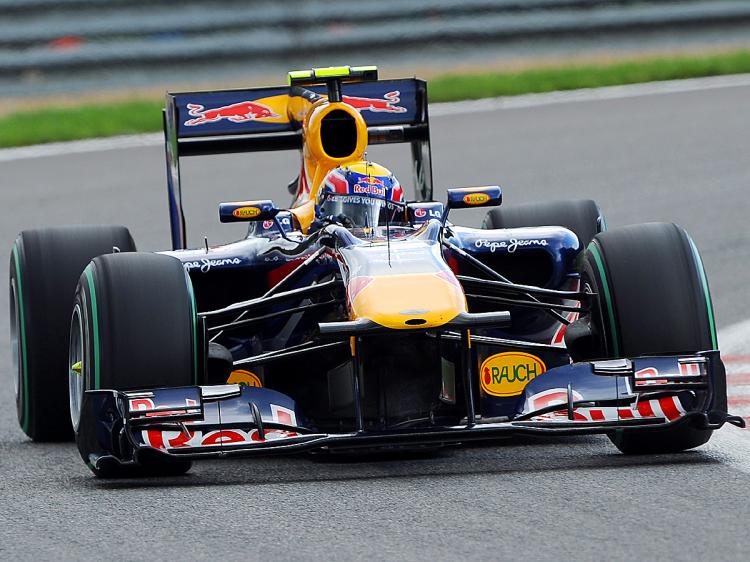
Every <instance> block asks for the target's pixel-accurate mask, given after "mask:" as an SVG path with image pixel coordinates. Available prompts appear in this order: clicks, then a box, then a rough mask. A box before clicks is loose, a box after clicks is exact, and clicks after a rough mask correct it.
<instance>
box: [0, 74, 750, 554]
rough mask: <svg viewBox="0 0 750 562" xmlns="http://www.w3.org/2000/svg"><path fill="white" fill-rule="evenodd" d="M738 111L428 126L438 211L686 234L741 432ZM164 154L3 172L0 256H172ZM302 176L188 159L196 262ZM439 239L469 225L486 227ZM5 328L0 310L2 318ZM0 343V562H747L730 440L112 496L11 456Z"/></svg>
mask: <svg viewBox="0 0 750 562" xmlns="http://www.w3.org/2000/svg"><path fill="white" fill-rule="evenodd" d="M748 99H750V77H748V76H741V77H727V78H715V79H701V80H690V81H680V82H670V83H663V84H651V85H640V86H625V87H618V88H606V89H602V90H591V91H582V92H571V93H565V94H544V95H536V96H524V97H521V98H513V99H506V100H490V101H479V102H468V103H466V104H450V105H444V106H437V105H436V106H433V107H432V108H431V116H432V120H431V135H432V145H433V170H434V177H435V185H436V193H435V197H436V198H437V199H444V197H445V189H446V188H448V187H458V186H469V185H486V184H490V183H498V184H500V185H501V186H503V189H504V204H505V205H513V204H515V203H525V202H529V201H541V200H544V199H565V198H592V199H595V200H596V201H597V202H598V203H599V205H600V206H601V208H602V209H603V211H604V212H605V214H606V215H607V219H608V223H609V226H610V228H617V227H618V226H622V225H626V224H632V223H637V222H649V221H673V222H676V223H678V224H680V225H681V226H683V227H685V228H686V229H687V231H688V232H689V233H690V234H691V236H692V237H693V239H694V240H695V243H696V245H697V247H698V248H699V250H700V251H701V254H702V256H703V260H704V264H705V267H706V272H707V276H708V279H709V284H710V286H711V292H712V296H713V301H714V308H715V312H716V319H717V325H718V328H719V347H720V349H721V351H722V356H723V358H724V361H725V364H726V367H727V378H728V383H729V409H730V411H731V412H732V413H736V414H739V415H742V416H745V417H746V419H748V418H750V320H748V319H749V318H750V290H748V278H749V277H750V266H749V265H748V264H750V227H749V226H748V221H747V217H748V216H750V192H749V190H750V160H749V159H748V157H747V155H748V154H750V135H748V133H747V132H748V130H750V112H749V111H748V109H747V107H748V106H747V100H748ZM159 143H160V137H159V135H144V136H139V137H136V138H133V137H127V138H119V139H106V140H100V141H99V140H97V141H82V142H80V143H69V144H65V145H54V146H46V147H29V148H19V149H8V150H2V151H0V240H2V241H4V242H3V243H4V244H5V248H6V251H7V252H10V248H11V245H12V243H13V240H14V238H15V236H16V234H17V233H18V232H19V231H20V230H22V229H24V228H34V227H41V226H45V225H60V224H82V223H93V224H108V223H115V224H124V225H126V226H128V227H129V228H130V229H131V232H132V233H133V237H134V238H135V241H136V243H137V244H138V247H139V249H141V250H146V251H150V250H162V249H167V247H168V244H169V229H168V221H167V199H166V190H165V170H164V155H163V151H162V148H161V147H160V145H159ZM368 156H369V157H370V158H371V159H373V160H376V161H378V162H381V163H383V164H385V165H387V166H389V167H390V168H392V169H393V170H394V171H395V172H396V174H397V176H399V178H400V179H401V182H402V183H403V184H404V185H405V186H409V185H410V177H411V176H410V165H409V158H408V149H407V148H406V147H386V148H382V147H375V148H373V149H372V150H371V151H370V153H369V154H368ZM297 158H298V155H297V154H296V153H291V152H290V153H258V154H253V155H231V156H215V157H202V158H195V159H186V160H185V161H184V162H183V166H182V172H183V176H184V184H183V195H184V199H185V201H186V205H187V208H186V211H187V222H188V235H189V242H190V243H191V244H192V245H196V246H197V245H201V244H202V243H203V236H204V235H206V236H207V237H208V239H209V242H210V243H211V244H215V243H220V242H223V241H228V240H231V239H233V238H234V239H236V238H239V237H241V236H242V232H243V228H242V226H241V225H239V226H238V225H221V224H219V223H218V217H217V204H218V203H219V202H220V201H229V200H239V199H255V198H267V197H273V198H274V200H275V201H276V203H277V204H279V205H284V204H286V203H287V202H288V201H289V195H288V193H287V192H286V187H285V186H286V184H287V183H288V182H289V181H290V180H291V179H292V178H293V177H294V175H295V174H296V170H297V167H298V160H297ZM452 218H453V220H454V221H455V222H457V223H463V224H467V225H474V226H477V225H479V223H480V222H481V219H482V212H477V211H456V212H455V214H454V215H452ZM50 275H54V272H50ZM7 307H8V302H7V299H6V298H3V299H0V317H7V314H8V308H7ZM60 337H64V338H66V337H67V334H61V335H60ZM8 340H9V334H8V322H7V320H2V321H0V377H1V379H0V380H2V385H0V473H1V474H2V478H0V501H1V502H2V506H3V509H2V510H0V559H2V560H34V561H35V562H38V561H42V560H101V559H103V558H105V557H106V558H108V559H112V560H143V559H148V558H153V557H158V558H160V559H167V560H173V559H174V560H177V559H179V560H202V559H207V558H212V559H216V560H218V559H226V560H239V559H243V560H261V559H263V560H293V559H294V560H300V559H302V560H321V561H329V560H353V559H384V560H385V559H387V560H449V559H450V560H453V559H461V560H464V559H465V560H489V559H495V560H504V559H510V558H514V559H527V560H553V559H554V560H568V559H571V560H572V559H575V560H602V559H607V560H626V559H627V560H632V559H634V558H636V559H646V560H698V559H706V560H747V559H748V553H750V534H748V533H747V530H746V523H745V521H746V520H747V519H748V518H749V517H750V502H748V494H749V493H750V431H748V430H739V429H736V428H733V427H725V428H723V429H722V430H720V431H718V432H716V434H715V435H714V436H713V438H712V439H711V441H710V442H709V443H708V444H707V445H705V446H703V447H700V448H698V449H696V450H695V451H690V452H686V453H682V454H676V455H656V456H625V455H621V454H619V453H618V452H617V450H616V449H615V448H614V446H612V445H611V444H610V443H609V441H608V440H607V439H606V438H605V437H576V438H570V439H563V438H556V439H528V440H513V441H509V442H503V443H501V444H498V445H492V446H481V447H466V448H450V449H446V450H444V451H441V452H438V453H435V454H431V455H429V456H403V455H402V456H397V457H394V456H382V457H376V458H369V457H368V458H364V459H343V460H341V459H339V460H320V459H317V460H316V459H311V458H309V457H304V456H303V457H289V458H276V459H274V458H266V459H257V460H228V461H214V462H206V463H198V464H195V465H194V468H193V469H192V470H191V472H190V473H188V475H186V476H184V477H178V478H166V479H161V480H159V479H148V480H117V481H105V480H97V479H95V478H94V477H93V476H92V475H91V474H90V472H89V471H88V469H87V468H86V467H85V466H84V464H83V462H82V461H81V460H80V458H79V456H78V453H77V451H76V449H75V447H74V446H73V445H72V444H70V443H62V444H34V443H31V442H30V441H29V440H28V439H27V438H26V437H25V436H24V435H23V433H22V432H21V430H20V429H19V427H18V424H17V421H16V412H15V404H14V397H13V377H12V374H11V372H10V355H9V350H8ZM300 368H304V365H301V366H300ZM61 400H66V401H67V397H61Z"/></svg>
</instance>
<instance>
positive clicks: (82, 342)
mask: <svg viewBox="0 0 750 562" xmlns="http://www.w3.org/2000/svg"><path fill="white" fill-rule="evenodd" d="M69 364H70V375H69V381H70V382H69V387H70V416H71V420H72V422H73V425H74V427H75V428H76V438H77V442H78V447H79V451H80V453H81V456H82V457H83V459H84V461H85V462H86V463H87V464H88V465H89V467H90V468H91V469H92V471H93V472H94V473H95V474H96V475H97V476H103V477H112V476H125V475H127V476H133V475H138V476H143V475H165V474H180V473H183V472H186V471H187V470H188V469H189V468H190V462H188V461H165V460H162V459H161V458H160V457H158V456H156V455H154V456H153V457H151V456H149V457H148V458H144V459H138V460H139V461H140V465H141V466H140V467H139V468H137V469H135V470H132V469H129V470H128V471H127V473H125V472H124V471H122V470H121V469H120V468H119V467H118V466H113V465H108V464H101V465H98V466H95V465H92V464H91V463H90V462H89V454H88V453H89V452H88V451H86V450H84V449H85V442H84V440H83V439H78V436H79V433H81V432H80V431H79V429H80V426H79V424H80V423H85V420H81V406H82V404H83V394H84V391H85V390H95V389H112V390H134V389H149V388H160V387H179V386H190V385H196V384H199V383H200V382H201V380H202V364H203V353H202V349H201V345H200V343H199V340H198V330H197V318H196V309H195V299H194V297H193V290H192V284H191V283H190V279H189V277H188V275H187V273H186V272H185V270H184V268H183V267H182V263H181V262H180V261H179V260H178V259H176V258H173V257H171V256H166V255H160V254H146V253H132V254H115V255H109V256H101V257H99V258H96V259H95V260H93V261H92V262H91V263H90V264H89V266H88V267H87V268H86V269H85V271H84V272H83V275H81V278H80V281H79V284H78V289H77V291H76V299H75V304H74V307H73V315H72V320H71V332H70V352H69Z"/></svg>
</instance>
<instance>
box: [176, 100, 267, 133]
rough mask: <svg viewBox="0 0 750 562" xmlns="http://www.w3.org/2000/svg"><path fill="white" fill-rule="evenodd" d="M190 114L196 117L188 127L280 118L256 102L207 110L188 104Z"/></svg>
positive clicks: (200, 106) (188, 122)
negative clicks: (222, 121) (224, 120)
mask: <svg viewBox="0 0 750 562" xmlns="http://www.w3.org/2000/svg"><path fill="white" fill-rule="evenodd" d="M187 108H188V114H189V115H192V116H193V117H195V119H189V120H187V121H185V125H186V126H187V127H194V126H196V125H203V124H204V123H216V122H217V121H221V120H222V119H226V120H227V121H231V122H232V123H245V122H247V121H257V120H258V119H272V118H276V117H279V115H277V114H276V113H274V112H273V111H272V110H271V108H270V107H267V106H265V105H263V104H260V103H256V102H254V101H241V102H239V103H233V104H231V105H225V106H222V107H216V108H214V109H206V108H205V107H203V106H202V105H200V104H197V103H189V104H187Z"/></svg>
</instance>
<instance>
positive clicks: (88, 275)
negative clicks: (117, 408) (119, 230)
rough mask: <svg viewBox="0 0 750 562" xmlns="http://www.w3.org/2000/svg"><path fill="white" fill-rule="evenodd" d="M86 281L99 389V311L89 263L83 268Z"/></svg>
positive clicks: (95, 378)
mask: <svg viewBox="0 0 750 562" xmlns="http://www.w3.org/2000/svg"><path fill="white" fill-rule="evenodd" d="M84 273H85V274H86V282H87V284H88V286H89V295H90V296H91V316H92V322H91V324H92V325H93V327H94V389H96V390H98V389H99V312H98V310H97V306H96V289H95V288H94V275H93V273H92V267H91V265H90V264H89V265H88V266H86V269H85V270H84Z"/></svg>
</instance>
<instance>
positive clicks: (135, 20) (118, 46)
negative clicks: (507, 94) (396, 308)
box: [0, 0, 750, 80]
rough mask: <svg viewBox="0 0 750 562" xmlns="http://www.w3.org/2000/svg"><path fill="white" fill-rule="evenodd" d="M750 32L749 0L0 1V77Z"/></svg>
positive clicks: (9, 77)
mask: <svg viewBox="0 0 750 562" xmlns="http://www.w3.org/2000/svg"><path fill="white" fill-rule="evenodd" d="M738 22H750V2H748V1H742V0H710V1H707V0H682V1H677V0H652V1H635V0H619V1H618V0H494V1H490V0H359V1H354V2H353V1H351V0H328V1H324V0H281V1H279V0H242V1H240V0H224V1H221V2H217V1H214V2H211V1H208V2H206V1H197V0H162V1H153V0H152V1H149V0H0V78H3V79H6V80H7V79H14V78H16V77H18V78H23V77H25V76H28V75H29V73H32V74H37V75H42V76H44V75H54V74H55V73H71V72H74V71H77V70H91V69H117V68H122V67H134V66H135V67H142V68H144V67H148V68H155V67H159V66H160V65H162V66H163V65H172V64H179V63H193V62H196V63H199V62H203V63H206V62H211V61H217V60H227V59H232V60H245V61H253V60H262V59H266V60H267V59H269V58H273V57H276V58H277V59H278V58H281V57H284V56H288V55H291V54H295V53H296V54H299V53H322V52H337V51H342V52H350V51H358V50H359V51H362V50H363V49H373V48H377V49H380V50H386V51H388V50H393V51H394V52H397V51H398V49H399V48H402V47H404V46H409V45H412V46H413V45H415V44H421V43H428V42H429V43H436V42H437V43H441V42H445V43H456V42H467V43H471V42H481V41H487V40H492V41H503V40H509V39H517V38H523V37H529V38H535V37H543V38H549V37H553V36H563V35H572V36H576V37H578V36H581V35H585V34H590V33H606V32H613V31H619V32H627V31H628V30H643V29H647V30H648V29H650V30H660V29H665V30H669V29H675V28H686V27H696V28H697V27H700V26H705V25H707V24H722V23H727V24H729V23H731V24H737V23H738Z"/></svg>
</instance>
